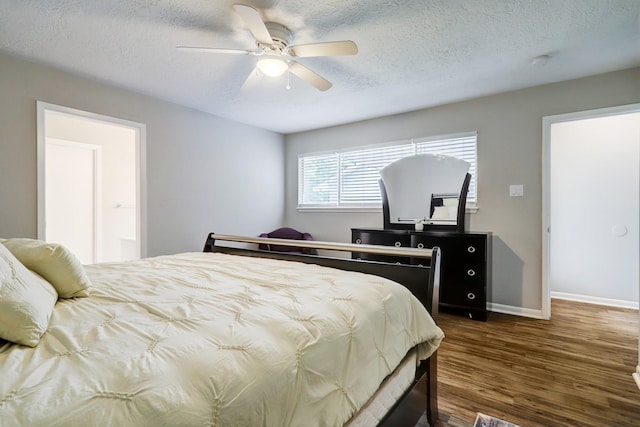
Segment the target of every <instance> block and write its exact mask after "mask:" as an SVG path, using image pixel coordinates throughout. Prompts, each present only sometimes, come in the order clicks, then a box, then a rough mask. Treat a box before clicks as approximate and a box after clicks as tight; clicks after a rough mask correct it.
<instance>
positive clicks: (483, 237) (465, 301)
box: [351, 228, 491, 320]
mask: <svg viewBox="0 0 640 427" xmlns="http://www.w3.org/2000/svg"><path fill="white" fill-rule="evenodd" d="M351 242H352V243H356V244H368V245H383V246H397V247H412V248H432V247H434V246H438V247H439V248H440V249H441V251H442V260H441V270H440V307H441V308H443V309H450V310H452V311H456V312H460V313H464V314H466V315H468V316H469V317H470V318H471V319H475V320H486V319H487V300H488V298H490V295H488V292H489V291H490V286H489V285H490V283H491V233H484V232H458V231H413V230H389V229H387V230H383V229H375V228H352V229H351ZM352 258H354V259H367V260H374V261H383V262H393V263H402V264H407V263H417V262H418V261H417V260H413V259H411V258H403V257H389V256H383V255H373V254H364V253H358V252H354V253H352ZM420 262H422V261H420Z"/></svg>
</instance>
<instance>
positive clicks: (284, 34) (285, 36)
mask: <svg viewBox="0 0 640 427" xmlns="http://www.w3.org/2000/svg"><path fill="white" fill-rule="evenodd" d="M264 25H265V26H266V27H267V30H268V31H269V34H270V35H271V39H272V40H273V43H274V44H275V45H276V47H279V48H280V49H281V50H284V49H285V48H286V47H287V46H289V45H290V44H291V42H292V41H293V33H292V32H291V30H289V29H288V28H287V27H285V26H284V25H282V24H278V23H277V22H265V23H264Z"/></svg>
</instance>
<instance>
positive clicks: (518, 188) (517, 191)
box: [509, 184, 524, 197]
mask: <svg viewBox="0 0 640 427" xmlns="http://www.w3.org/2000/svg"><path fill="white" fill-rule="evenodd" d="M522 196H524V185H522V184H518V185H510V186H509V197H522Z"/></svg>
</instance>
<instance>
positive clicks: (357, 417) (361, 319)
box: [0, 233, 443, 427]
mask: <svg viewBox="0 0 640 427" xmlns="http://www.w3.org/2000/svg"><path fill="white" fill-rule="evenodd" d="M265 240H273V239H259V238H243V237H237V236H225V235H218V234H213V233H211V234H210V235H209V236H208V237H207V241H206V243H205V247H204V250H203V251H202V252H193V253H183V254H176V255H169V256H159V257H153V258H147V259H143V260H139V261H131V262H124V263H106V264H97V265H88V266H84V267H83V266H79V263H78V262H77V260H75V259H74V258H73V255H72V254H70V253H68V251H66V250H65V249H64V248H62V247H61V246H60V245H52V244H45V243H43V242H38V241H30V240H29V239H9V240H7V241H4V242H3V243H4V245H3V244H0V279H2V287H0V336H2V337H3V338H5V340H0V425H2V426H88V425H91V426H106V425H109V426H258V425H261V426H298V425H300V426H349V427H355V426H373V425H399V424H398V420H399V419H401V418H402V417H403V416H404V415H406V411H404V410H403V404H406V402H407V401H408V400H409V399H411V398H412V396H415V392H414V393H412V389H414V388H415V387H424V388H425V390H423V394H424V393H425V392H426V394H427V398H426V400H425V401H424V407H423V409H422V410H427V417H428V419H429V422H430V424H432V425H433V422H434V421H435V419H437V401H436V389H435V386H436V377H435V376H436V349H437V347H438V345H439V343H440V341H441V340H442V338H443V334H442V331H441V330H440V329H439V328H438V327H437V326H436V324H435V322H434V320H433V318H432V317H431V316H429V314H428V312H427V311H428V310H427V309H425V307H427V308H428V309H431V308H432V307H433V308H434V309H433V310H432V314H433V315H434V316H435V314H436V312H437V302H436V304H435V305H434V304H433V300H434V298H435V299H436V300H437V284H438V273H439V270H438V256H439V255H438V250H437V249H436V250H434V251H433V252H432V251H430V250H417V249H396V248H387V247H370V248H369V247H363V246H366V245H358V248H357V250H358V251H359V252H362V251H363V250H365V251H366V250H372V251H384V252H386V251H389V250H391V251H392V252H393V251H408V252H405V253H404V255H405V256H407V255H409V256H415V257H416V259H423V258H425V257H430V258H431V260H430V264H431V265H432V267H424V266H422V265H393V264H385V263H378V262H364V261H360V262H358V261H352V260H349V259H340V258H332V257H320V256H312V255H291V254H280V253H274V252H262V251H257V250H250V249H246V248H243V247H235V246H233V244H232V245H231V246H222V245H220V244H219V242H220V241H231V242H240V243H243V244H247V243H265V242H264V241H265ZM277 240H278V241H277V243H278V244H281V245H300V244H302V245H313V246H314V247H315V248H317V249H327V250H350V249H352V248H351V247H350V246H351V245H349V244H335V243H327V242H300V241H285V240H282V239H277ZM272 243H276V242H273V241H272ZM43 248H46V249H47V250H45V249H43ZM56 251H57V255H56ZM409 252H411V254H409ZM16 261H17V262H18V263H17V264H16ZM3 263H4V264H3ZM420 264H429V263H427V262H421V263H420ZM3 265H4V267H3ZM23 269H24V270H23ZM28 273H31V274H32V275H33V277H31V276H29V277H28V280H27V279H24V280H23V279H20V280H23V282H24V286H23V287H22V288H21V287H20V286H17V285H15V283H13V285H11V280H12V279H14V280H17V279H16V278H20V277H21V275H23V276H24V277H27V274H28ZM34 277H35V279H34ZM20 280H18V282H20ZM73 281H75V282H78V283H79V284H80V285H78V286H75V288H74V286H71V285H70V284H71V283H72V282H73ZM27 282H28V285H29V286H32V288H30V289H31V290H30V291H29V292H30V293H29V298H27V301H22V302H21V303H22V304H26V305H25V306H26V307H27V308H28V310H26V311H25V310H24V307H22V308H21V309H20V310H22V311H20V310H17V311H16V312H18V314H20V315H28V314H31V315H33V316H35V317H36V322H35V323H34V324H35V325H36V326H34V327H31V329H29V328H27V329H24V331H23V330H22V329H16V328H15V327H7V322H9V321H11V319H7V318H8V317H10V316H8V315H7V313H9V314H11V313H12V312H11V310H14V307H13V306H11V305H8V303H7V301H8V300H9V299H10V298H9V297H11V295H10V293H11V292H9V291H12V292H14V293H15V292H17V293H18V294H20V292H22V294H21V295H22V296H23V297H24V296H25V295H26V293H25V289H26V287H27ZM20 283H22V282H20ZM400 283H401V284H402V285H400ZM16 286H17V287H16ZM21 286H22V285H21ZM23 288H24V289H23ZM76 288H77V289H76ZM52 290H53V292H55V295H53V294H52ZM36 294H37V295H40V296H41V297H39V298H35V297H33V296H32V295H36ZM17 299H20V298H19V297H18V298H17ZM51 299H55V301H54V302H53V304H50V300H51ZM35 300H37V301H36V302H34V301H35ZM49 305H51V306H52V307H51V313H50V316H49V318H48V319H45V318H46V316H42V313H41V311H43V310H44V311H46V308H47V307H48V306H49ZM38 316H40V317H38ZM43 319H44V320H43ZM38 321H40V324H38ZM43 321H45V323H46V328H44V329H43V325H42V322H43ZM32 326H33V325H32ZM34 328H35V329H34ZM38 328H40V330H42V331H41V332H42V333H41V335H40V336H38V337H35V336H36V335H38V332H37V331H35V332H34V330H36V329H38ZM16 331H23V332H25V333H26V335H25V337H26V338H25V337H22V336H17V337H16V336H13V335H12V334H16ZM17 335H20V334H17ZM7 336H8V337H9V338H8V339H11V340H13V341H20V340H23V344H16V343H15V342H11V341H9V340H8V339H7ZM34 337H35V338H34ZM379 402H382V403H379ZM416 422H417V419H415V420H412V421H408V424H406V425H411V426H414V425H415V423H416Z"/></svg>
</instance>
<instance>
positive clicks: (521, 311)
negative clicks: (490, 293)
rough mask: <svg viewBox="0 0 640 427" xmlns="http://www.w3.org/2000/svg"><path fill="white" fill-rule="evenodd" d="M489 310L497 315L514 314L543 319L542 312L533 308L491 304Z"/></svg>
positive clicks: (488, 306)
mask: <svg viewBox="0 0 640 427" xmlns="http://www.w3.org/2000/svg"><path fill="white" fill-rule="evenodd" d="M487 309H488V310H489V311H493V312H495V313H503V314H513V315H514V316H522V317H532V318H534V319H542V310H534V309H532V308H524V307H515V306H513V305H503V304H496V303H494V302H490V303H488V304H487Z"/></svg>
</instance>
